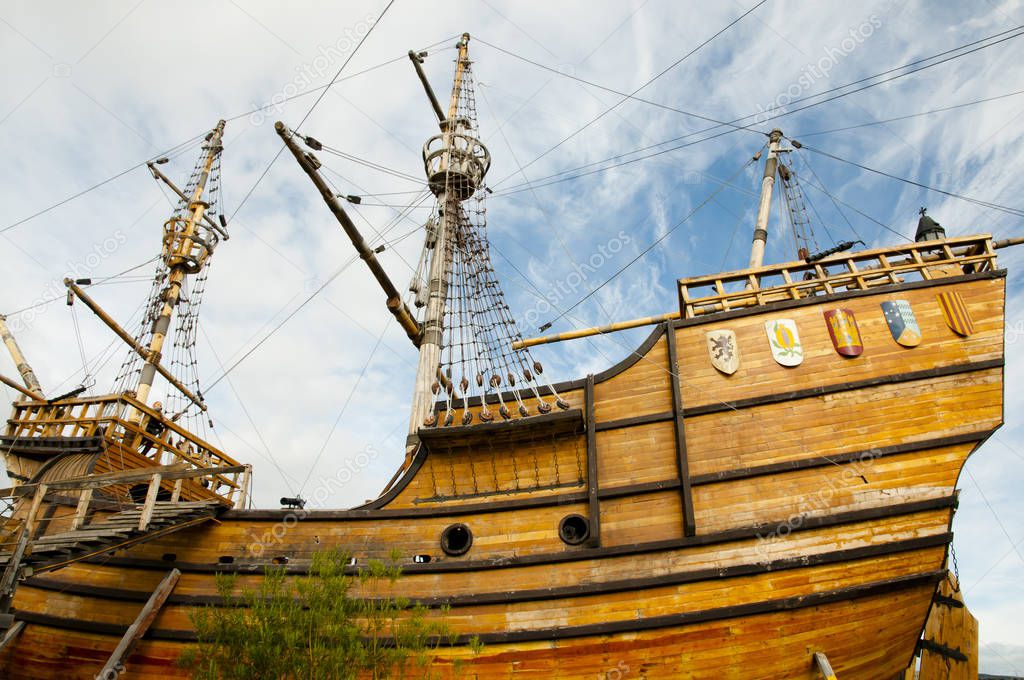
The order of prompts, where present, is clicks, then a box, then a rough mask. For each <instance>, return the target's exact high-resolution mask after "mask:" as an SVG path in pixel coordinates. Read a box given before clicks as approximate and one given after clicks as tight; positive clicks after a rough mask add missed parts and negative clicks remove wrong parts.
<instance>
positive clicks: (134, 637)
mask: <svg viewBox="0 0 1024 680" xmlns="http://www.w3.org/2000/svg"><path fill="white" fill-rule="evenodd" d="M180 576H181V572H180V571H178V570H177V569H171V571H170V572H169V573H168V574H167V576H165V577H164V579H163V580H162V581H160V585H158V586H157V587H156V590H154V591H153V594H152V595H150V597H149V601H147V602H146V604H145V606H143V608H142V611H140V612H139V615H138V616H137V617H136V618H135V622H134V623H132V625H130V626H128V630H127V631H125V634H124V637H122V638H121V641H120V642H119V643H118V644H117V647H115V648H114V652H113V654H111V655H110V658H109V659H107V663H106V665H104V666H103V670H102V671H100V673H99V675H98V676H97V677H100V678H108V677H109V678H114V677H117V676H118V674H119V673H121V672H122V671H123V670H124V668H125V661H126V660H127V659H128V657H129V656H131V653H132V649H133V648H134V647H135V645H136V643H138V641H139V640H140V639H142V636H143V635H145V634H146V631H148V630H149V627H150V626H151V625H152V624H153V621H154V620H155V619H156V616H157V614H159V613H160V609H161V608H162V607H163V606H164V602H166V601H167V598H168V597H169V596H170V594H171V592H172V591H173V590H174V586H175V585H177V583H178V578H179V577H180Z"/></svg>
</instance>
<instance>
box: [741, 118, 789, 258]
mask: <svg viewBox="0 0 1024 680" xmlns="http://www.w3.org/2000/svg"><path fill="white" fill-rule="evenodd" d="M781 140H782V130H779V129H777V128H776V129H775V130H772V131H771V132H770V133H768V158H767V159H766V160H765V164H764V177H763V178H762V179H761V202H760V204H759V205H758V208H757V224H756V225H755V227H754V243H753V245H751V247H750V264H749V265H748V266H749V267H750V268H754V267H760V266H761V265H762V264H763V263H764V248H765V244H766V243H767V241H768V215H769V214H770V213H771V209H772V188H773V187H774V186H775V171H776V170H777V169H778V167H779V142H780V141H781Z"/></svg>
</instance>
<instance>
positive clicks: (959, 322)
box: [938, 290, 974, 337]
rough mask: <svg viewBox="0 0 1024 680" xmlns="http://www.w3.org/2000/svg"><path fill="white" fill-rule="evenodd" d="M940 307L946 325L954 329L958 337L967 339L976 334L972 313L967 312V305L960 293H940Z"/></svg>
mask: <svg viewBox="0 0 1024 680" xmlns="http://www.w3.org/2000/svg"><path fill="white" fill-rule="evenodd" d="M938 297H939V307H941V308H942V316H943V318H944V319H945V320H946V325H947V326H949V327H950V328H952V329H953V332H954V333H956V334H957V335H962V336H964V337H967V336H968V335H970V334H971V333H973V332H974V321H972V320H971V313H970V312H968V311H967V305H966V304H964V299H963V298H962V297H960V293H958V292H956V291H955V290H950V291H946V292H944V293H939V296H938Z"/></svg>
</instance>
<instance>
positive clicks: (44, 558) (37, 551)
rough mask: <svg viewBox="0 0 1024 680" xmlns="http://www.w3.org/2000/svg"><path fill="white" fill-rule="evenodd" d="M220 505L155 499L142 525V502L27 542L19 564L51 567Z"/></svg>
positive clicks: (211, 513)
mask: <svg viewBox="0 0 1024 680" xmlns="http://www.w3.org/2000/svg"><path fill="white" fill-rule="evenodd" d="M223 508H224V505H223V504H221V503H220V502H219V501H216V500H206V501H195V502H191V503H181V502H174V503H172V502H166V501H165V502H156V503H154V504H153V507H152V510H151V516H150V519H149V522H148V523H147V524H148V526H146V528H145V529H140V528H139V527H140V523H141V521H142V520H143V516H144V514H145V512H146V508H145V507H144V506H143V505H141V504H140V505H138V506H137V507H133V508H131V509H128V510H122V511H121V512H118V513H115V514H113V515H107V516H106V517H104V518H103V519H101V520H100V521H98V522H95V523H89V524H83V525H82V526H81V527H80V528H78V529H75V530H73V531H65V532H63V533H57V534H47V535H45V536H41V537H39V538H36V539H34V540H32V541H30V542H29V545H28V549H27V550H26V551H25V555H24V557H23V558H22V564H24V565H27V566H30V567H32V569H33V571H34V572H36V573H38V572H40V571H42V570H50V569H55V568H57V567H60V566H64V565H66V564H69V563H71V562H76V561H78V560H81V559H85V558H87V557H90V556H93V555H97V554H101V553H104V552H109V551H111V550H119V549H121V548H125V547H128V546H129V545H134V544H136V543H141V542H143V541H146V540H149V539H151V538H155V537H156V536H162V535H164V534H167V533H170V532H172V531H177V530H179V529H183V528H185V527H187V526H192V525H194V524H198V523H200V522H204V521H206V520H209V519H212V518H214V517H215V516H216V515H217V513H218V512H219V511H220V510H221V509H223ZM12 556H13V555H12V553H11V552H7V553H0V567H6V566H7V565H8V563H9V562H10V560H11V557H12Z"/></svg>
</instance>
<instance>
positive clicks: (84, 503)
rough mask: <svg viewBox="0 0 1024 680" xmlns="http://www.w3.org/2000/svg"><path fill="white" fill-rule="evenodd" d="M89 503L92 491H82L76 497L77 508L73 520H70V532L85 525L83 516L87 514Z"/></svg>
mask: <svg viewBox="0 0 1024 680" xmlns="http://www.w3.org/2000/svg"><path fill="white" fill-rule="evenodd" d="M91 501H92V489H82V495H81V496H79V497H78V507H77V508H75V518H74V519H73V520H71V530H72V531H77V530H78V529H80V528H81V527H82V525H83V524H85V516H86V514H87V513H88V512H89V503H90V502H91Z"/></svg>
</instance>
